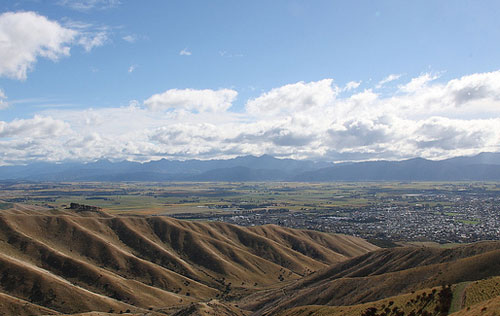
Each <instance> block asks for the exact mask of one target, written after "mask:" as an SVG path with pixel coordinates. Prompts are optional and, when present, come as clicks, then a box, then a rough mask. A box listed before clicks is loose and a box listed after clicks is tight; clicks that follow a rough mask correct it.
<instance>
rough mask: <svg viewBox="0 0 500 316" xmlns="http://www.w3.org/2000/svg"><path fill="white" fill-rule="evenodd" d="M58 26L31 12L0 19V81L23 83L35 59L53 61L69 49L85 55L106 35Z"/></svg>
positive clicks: (81, 27) (82, 27) (83, 26)
mask: <svg viewBox="0 0 500 316" xmlns="http://www.w3.org/2000/svg"><path fill="white" fill-rule="evenodd" d="M66 24H67V25H69V26H62V25H61V24H59V23H58V22H56V21H51V20H49V19H47V18H46V17H44V16H41V15H38V14H37V13H35V12H6V13H3V14H1V15H0V77H8V78H13V79H18V80H25V79H26V77H27V74H28V72H29V71H30V70H32V69H33V67H34V65H35V64H36V62H37V60H38V58H39V57H43V58H48V59H50V60H52V61H57V60H59V59H60V58H61V57H66V56H69V55H70V49H71V46H72V45H75V44H76V45H81V46H82V47H83V48H84V49H85V51H87V52H89V51H90V50H92V48H94V47H97V46H101V45H103V44H104V43H105V42H106V39H107V32H106V31H104V30H98V31H92V30H89V28H90V27H91V26H89V25H88V24H84V23H78V22H68V23H66Z"/></svg>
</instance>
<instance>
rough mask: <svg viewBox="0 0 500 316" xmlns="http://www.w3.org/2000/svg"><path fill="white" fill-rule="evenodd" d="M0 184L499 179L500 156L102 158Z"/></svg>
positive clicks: (13, 175) (1, 174)
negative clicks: (350, 160) (338, 159)
mask: <svg viewBox="0 0 500 316" xmlns="http://www.w3.org/2000/svg"><path fill="white" fill-rule="evenodd" d="M0 180H24V181H234V182H244V181H303V182H329V181H470V180H472V181H498V180H500V153H481V154H478V155H476V156H470V157H456V158H450V159H445V160H437V161H436V160H428V159H423V158H413V159H408V160H401V161H385V160H380V161H367V162H353V163H330V162H316V161H310V160H294V159H277V158H274V157H271V156H268V155H264V156H260V157H255V156H242V157H237V158H233V159H226V160H217V159H215V160H185V161H179V160H166V159H161V160H157V161H150V162H146V163H138V162H131V161H122V162H111V161H109V160H99V161H96V162H92V163H78V162H68V163H57V164H56V163H47V162H36V163H31V164H27V165H18V166H2V167H0Z"/></svg>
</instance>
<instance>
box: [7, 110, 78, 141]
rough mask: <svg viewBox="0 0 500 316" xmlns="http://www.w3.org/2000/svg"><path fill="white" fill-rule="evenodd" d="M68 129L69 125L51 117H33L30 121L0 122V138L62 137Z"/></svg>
mask: <svg viewBox="0 0 500 316" xmlns="http://www.w3.org/2000/svg"><path fill="white" fill-rule="evenodd" d="M69 129H70V127H69V125H68V124H66V123H64V122H63V121H61V120H55V119H53V118H52V117H43V116H39V115H35V117H34V118H32V119H27V120H14V121H12V122H10V123H7V122H4V121H0V138H5V137H28V138H44V137H55V136H62V135H64V134H65V133H66V132H67V131H68V130H69Z"/></svg>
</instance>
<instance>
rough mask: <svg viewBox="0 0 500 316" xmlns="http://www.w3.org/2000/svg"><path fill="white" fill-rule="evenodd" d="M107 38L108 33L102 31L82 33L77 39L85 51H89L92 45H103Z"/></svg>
mask: <svg viewBox="0 0 500 316" xmlns="http://www.w3.org/2000/svg"><path fill="white" fill-rule="evenodd" d="M107 39H108V34H107V33H106V32H104V31H101V32H97V33H82V34H81V35H80V37H79V39H78V44H79V45H81V46H82V47H83V48H84V49H85V51H86V52H90V51H91V50H92V49H93V48H94V47H99V46H102V45H104V43H106V41H107Z"/></svg>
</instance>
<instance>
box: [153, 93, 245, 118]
mask: <svg viewBox="0 0 500 316" xmlns="http://www.w3.org/2000/svg"><path fill="white" fill-rule="evenodd" d="M237 95H238V92H236V91H234V90H230V89H220V90H209V89H205V90H194V89H171V90H167V91H165V92H163V93H161V94H155V95H153V96H151V97H150V98H149V99H147V100H146V101H144V105H146V107H148V108H149V109H151V110H154V111H158V110H166V109H184V110H188V111H199V112H206V111H210V112H220V111H226V110H227V109H228V108H230V107H231V105H232V102H233V101H234V100H235V99H236V96H237Z"/></svg>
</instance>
